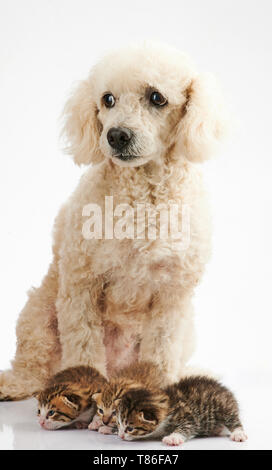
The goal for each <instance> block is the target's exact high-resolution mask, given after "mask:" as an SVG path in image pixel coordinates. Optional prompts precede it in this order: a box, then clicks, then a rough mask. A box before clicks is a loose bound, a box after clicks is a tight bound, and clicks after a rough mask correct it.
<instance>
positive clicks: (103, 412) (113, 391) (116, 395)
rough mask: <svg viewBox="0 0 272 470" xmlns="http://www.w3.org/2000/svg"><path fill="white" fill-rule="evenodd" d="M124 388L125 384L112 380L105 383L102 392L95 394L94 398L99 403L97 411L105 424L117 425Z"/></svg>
mask: <svg viewBox="0 0 272 470" xmlns="http://www.w3.org/2000/svg"><path fill="white" fill-rule="evenodd" d="M123 390H124V387H123V385H121V384H119V383H117V382H112V383H108V384H105V385H104V387H103V389H102V392H100V393H95V394H94V395H93V400H94V401H95V402H96V405H97V411H96V412H97V414H98V415H99V416H100V418H101V420H102V422H103V423H104V424H105V426H110V427H116V408H117V406H118V403H119V399H120V397H121V396H122V394H123Z"/></svg>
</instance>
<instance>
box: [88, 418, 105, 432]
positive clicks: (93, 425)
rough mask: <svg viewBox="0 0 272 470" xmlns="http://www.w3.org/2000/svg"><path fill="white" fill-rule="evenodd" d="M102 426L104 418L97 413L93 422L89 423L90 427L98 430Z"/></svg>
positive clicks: (92, 429)
mask: <svg viewBox="0 0 272 470" xmlns="http://www.w3.org/2000/svg"><path fill="white" fill-rule="evenodd" d="M100 426H103V423H102V420H101V418H100V417H99V416H98V415H95V416H94V417H93V420H92V422H91V423H90V424H89V426H88V429H90V430H91V431H98V429H99V428H100Z"/></svg>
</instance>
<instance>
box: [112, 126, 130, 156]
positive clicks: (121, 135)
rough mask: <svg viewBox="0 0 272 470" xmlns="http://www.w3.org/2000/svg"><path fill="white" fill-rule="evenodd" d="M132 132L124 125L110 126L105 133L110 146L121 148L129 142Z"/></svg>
mask: <svg viewBox="0 0 272 470" xmlns="http://www.w3.org/2000/svg"><path fill="white" fill-rule="evenodd" d="M131 137H132V132H131V130H130V129H127V128H126V127H112V128H111V129H110V130H109V131H108V133H107V139H108V142H109V144H110V146H111V147H112V148H114V149H115V150H122V149H123V148H124V147H126V145H128V144H129V142H130V140H131Z"/></svg>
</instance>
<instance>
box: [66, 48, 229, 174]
mask: <svg viewBox="0 0 272 470" xmlns="http://www.w3.org/2000/svg"><path fill="white" fill-rule="evenodd" d="M221 116H222V113H221V105H220V102H219V101H218V99H217V92H216V87H215V86H214V82H213V81H212V80H211V78H209V79H207V78H205V79H204V77H202V76H199V75H197V74H196V72H195V71H194V68H193V66H192V65H191V63H190V61H189V60H188V58H186V57H185V56H184V55H182V54H181V53H179V52H178V51H176V50H174V49H172V48H169V47H165V46H162V45H159V44H154V43H152V44H146V43H145V44H143V45H142V46H131V47H128V48H126V49H123V50H120V51H117V52H114V53H111V54H110V55H108V56H106V57H105V58H103V60H102V61H100V62H99V63H98V64H97V65H96V66H95V67H94V68H93V70H92V72H91V74H90V76H89V78H88V79H87V80H84V81H82V82H80V83H79V85H78V86H77V88H76V90H75V91H74V93H73V94H72V96H71V98H70V99H69V101H68V102H67V104H66V107H65V110H64V117H65V125H64V132H65V134H66V138H67V142H68V145H67V151H68V152H69V153H70V154H72V155H73V156H74V160H75V162H76V163H77V164H89V163H96V162H100V161H102V160H103V159H104V158H110V159H112V160H113V161H114V163H116V164H118V165H120V166H139V165H143V164H145V163H146V162H148V161H149V160H157V161H160V160H162V159H163V158H165V156H166V155H168V154H169V150H170V149H171V150H172V154H175V155H183V156H185V157H186V158H187V159H189V160H191V161H194V162H199V161H203V160H205V159H207V158H209V156H210V154H211V153H212V151H213V149H214V146H215V144H216V143H217V141H219V140H220V137H221V135H222V131H223V129H224V120H223V119H222V117H221Z"/></svg>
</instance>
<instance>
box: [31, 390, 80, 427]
mask: <svg viewBox="0 0 272 470" xmlns="http://www.w3.org/2000/svg"><path fill="white" fill-rule="evenodd" d="M36 398H37V400H38V413H37V414H38V420H39V423H40V425H41V426H42V428H44V429H48V430H55V429H59V428H62V427H65V426H69V425H70V424H71V423H72V422H73V421H74V420H75V419H76V418H78V416H79V415H80V413H81V408H82V406H81V397H80V396H79V395H77V394H76V393H74V392H73V391H71V390H69V388H68V387H67V386H57V387H49V388H47V389H45V390H43V391H42V392H39V393H37V394H36Z"/></svg>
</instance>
